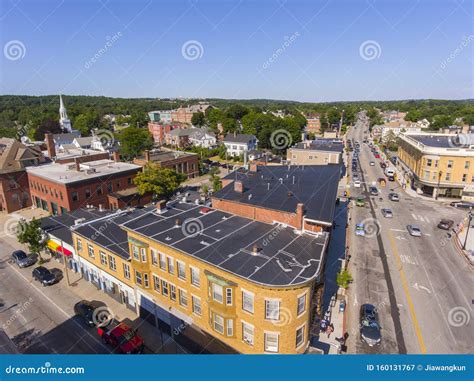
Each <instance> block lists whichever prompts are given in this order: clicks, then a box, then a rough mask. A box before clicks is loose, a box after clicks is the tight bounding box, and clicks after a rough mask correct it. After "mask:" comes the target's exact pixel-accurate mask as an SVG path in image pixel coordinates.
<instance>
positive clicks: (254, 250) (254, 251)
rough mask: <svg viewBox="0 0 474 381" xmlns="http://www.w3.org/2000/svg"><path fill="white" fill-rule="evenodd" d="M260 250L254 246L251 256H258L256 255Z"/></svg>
mask: <svg viewBox="0 0 474 381" xmlns="http://www.w3.org/2000/svg"><path fill="white" fill-rule="evenodd" d="M260 250H261V249H260V248H259V247H258V246H257V244H254V245H253V247H252V254H253V255H258V253H259V252H260Z"/></svg>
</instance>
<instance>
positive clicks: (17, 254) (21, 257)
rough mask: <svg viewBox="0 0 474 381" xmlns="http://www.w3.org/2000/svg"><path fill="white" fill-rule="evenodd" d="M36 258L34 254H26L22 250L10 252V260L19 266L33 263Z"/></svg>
mask: <svg viewBox="0 0 474 381" xmlns="http://www.w3.org/2000/svg"><path fill="white" fill-rule="evenodd" d="M36 259H37V258H36V256H35V255H33V254H30V255H27V254H26V253H25V252H24V251H23V250H15V251H14V252H13V253H12V261H13V262H15V263H16V264H17V266H18V267H21V268H23V267H28V266H31V265H34V264H35V263H36Z"/></svg>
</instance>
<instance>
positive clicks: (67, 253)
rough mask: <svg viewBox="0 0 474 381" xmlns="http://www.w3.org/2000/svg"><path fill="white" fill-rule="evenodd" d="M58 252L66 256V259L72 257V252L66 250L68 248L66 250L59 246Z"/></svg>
mask: <svg viewBox="0 0 474 381" xmlns="http://www.w3.org/2000/svg"><path fill="white" fill-rule="evenodd" d="M56 251H57V252H58V253H62V254H64V255H65V256H66V257H69V256H71V255H72V251H69V250H68V249H66V248H64V247H62V246H59V247H58V248H57V249H56Z"/></svg>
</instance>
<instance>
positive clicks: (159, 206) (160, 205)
mask: <svg viewBox="0 0 474 381" xmlns="http://www.w3.org/2000/svg"><path fill="white" fill-rule="evenodd" d="M156 212H157V213H158V214H162V213H164V212H166V200H161V201H158V202H157V203H156Z"/></svg>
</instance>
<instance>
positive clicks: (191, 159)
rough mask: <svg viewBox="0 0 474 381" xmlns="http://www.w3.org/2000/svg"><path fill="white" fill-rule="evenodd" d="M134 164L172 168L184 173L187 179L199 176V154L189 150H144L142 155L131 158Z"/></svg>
mask: <svg viewBox="0 0 474 381" xmlns="http://www.w3.org/2000/svg"><path fill="white" fill-rule="evenodd" d="M133 163H134V164H137V165H140V166H142V167H143V166H145V165H146V164H148V163H153V164H156V165H158V166H159V167H162V168H170V169H174V170H175V171H176V172H178V173H183V174H185V175H186V176H187V177H188V179H192V178H194V177H197V176H199V156H198V155H197V154H195V153H191V152H183V151H161V150H156V149H155V150H150V151H145V152H144V154H143V156H140V157H137V158H135V159H134V160H133Z"/></svg>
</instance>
